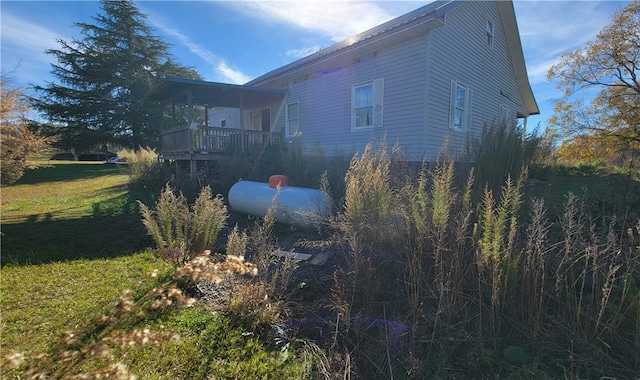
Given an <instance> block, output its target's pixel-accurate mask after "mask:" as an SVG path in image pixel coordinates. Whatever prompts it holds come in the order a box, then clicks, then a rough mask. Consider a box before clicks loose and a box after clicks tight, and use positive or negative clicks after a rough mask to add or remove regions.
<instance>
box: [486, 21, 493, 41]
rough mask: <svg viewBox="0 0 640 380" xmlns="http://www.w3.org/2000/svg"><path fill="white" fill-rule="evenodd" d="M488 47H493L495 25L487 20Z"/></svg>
mask: <svg viewBox="0 0 640 380" xmlns="http://www.w3.org/2000/svg"><path fill="white" fill-rule="evenodd" d="M487 45H488V46H489V47H492V46H493V23H492V22H491V21H489V20H487Z"/></svg>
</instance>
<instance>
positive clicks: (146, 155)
mask: <svg viewBox="0 0 640 380" xmlns="http://www.w3.org/2000/svg"><path fill="white" fill-rule="evenodd" d="M118 156H120V157H122V158H125V159H126V160H127V164H128V166H129V172H130V174H129V175H130V177H131V184H132V185H133V186H135V187H139V188H142V189H146V190H149V191H151V192H153V193H154V194H155V193H156V191H157V189H160V188H161V186H162V162H160V160H159V159H158V153H156V151H155V150H154V149H152V148H140V149H138V150H136V151H134V150H128V149H125V150H121V151H118Z"/></svg>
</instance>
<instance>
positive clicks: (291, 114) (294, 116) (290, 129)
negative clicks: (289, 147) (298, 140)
mask: <svg viewBox="0 0 640 380" xmlns="http://www.w3.org/2000/svg"><path fill="white" fill-rule="evenodd" d="M299 120H300V109H299V105H298V102H293V103H289V104H287V108H286V125H285V135H286V136H287V137H294V136H297V135H298V134H299V133H300V121H299Z"/></svg>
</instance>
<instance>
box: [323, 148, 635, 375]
mask: <svg viewBox="0 0 640 380" xmlns="http://www.w3.org/2000/svg"><path fill="white" fill-rule="evenodd" d="M504 141H507V140H503V143H506V142H504ZM509 141H510V140H509ZM514 141H515V140H514ZM517 143H518V145H521V142H520V141H518V142H517ZM517 149H520V148H517ZM518 157H522V156H518ZM510 160H511V159H510ZM511 162H513V164H514V165H516V164H517V165H518V166H517V168H518V169H517V170H515V171H514V172H513V173H512V172H511V170H507V171H502V170H503V169H500V175H499V176H498V177H496V180H498V178H501V180H502V181H503V182H502V186H501V187H499V188H498V189H492V188H491V187H490V186H489V185H485V186H483V187H484V192H483V193H482V197H481V198H480V199H479V200H478V201H477V202H475V204H474V202H473V197H472V196H471V193H472V188H473V184H474V183H476V182H478V181H479V180H481V181H484V180H485V178H479V179H478V180H475V179H474V172H473V171H472V172H471V174H470V175H469V176H468V177H467V180H466V182H461V181H460V179H459V177H460V176H459V175H458V174H456V171H459V170H461V169H460V168H458V167H456V165H455V164H454V163H453V162H452V161H436V162H435V163H431V164H427V163H424V164H423V166H422V169H421V170H420V172H419V173H418V176H417V178H414V177H411V176H410V175H409V174H407V175H406V176H404V177H403V176H402V173H399V172H396V173H394V176H395V177H396V180H395V181H390V179H389V167H390V165H391V159H390V157H389V156H388V155H386V153H385V151H384V150H380V151H377V152H375V153H373V150H372V148H371V146H369V147H368V148H367V149H366V150H365V152H364V153H363V154H362V155H361V156H360V157H355V158H354V159H353V160H352V162H351V167H350V169H349V171H348V173H347V176H346V181H345V183H346V195H345V203H344V209H343V210H342V212H341V213H340V214H339V215H338V217H337V218H336V221H337V224H336V225H335V227H336V230H337V234H338V236H337V237H336V239H337V240H338V241H341V242H343V243H344V244H345V245H343V246H345V254H346V255H347V258H348V260H347V261H348V264H349V265H348V268H347V269H346V271H345V272H340V271H337V272H336V273H335V275H334V286H333V288H332V291H331V299H330V300H329V301H328V302H330V304H331V305H332V306H333V310H334V311H335V312H336V313H337V314H339V315H340V317H341V318H345V319H346V320H347V321H348V320H350V319H352V317H353V316H355V315H358V316H362V315H365V316H371V317H375V318H383V317H384V318H385V319H386V318H389V316H393V317H394V318H396V319H400V320H402V321H405V322H406V323H407V324H408V325H409V326H408V327H410V328H409V329H408V330H407V331H408V333H407V335H406V336H405V339H404V341H405V343H406V345H405V346H404V351H403V353H404V354H405V355H404V358H403V363H404V368H403V370H404V371H405V373H406V374H407V375H409V376H411V377H414V378H424V377H428V376H440V377H451V376H454V377H455V376H463V377H464V376H478V375H479V374H480V375H481V376H500V377H502V376H508V375H512V374H514V373H515V374H517V375H522V376H524V375H525V374H526V375H527V376H534V377H545V376H546V377H553V376H556V375H561V376H568V377H578V376H584V375H585V374H586V376H591V375H593V374H594V373H596V372H597V373H600V374H604V375H617V376H623V377H627V376H632V374H633V373H637V371H638V370H640V360H639V358H640V354H638V352H639V350H640V345H639V343H640V341H639V340H638V339H637V336H638V335H639V333H640V314H639V311H640V309H639V307H638V305H640V291H638V282H640V265H638V263H639V262H640V251H639V249H640V248H639V244H638V232H639V231H638V229H639V228H640V225H639V226H635V227H634V228H633V229H629V233H628V234H626V235H622V236H621V235H620V234H619V233H618V232H616V231H619V229H618V228H617V227H616V220H615V218H614V217H609V216H604V215H600V216H598V217H594V216H593V215H590V214H589V213H588V212H587V211H586V208H584V207H582V206H581V204H580V202H578V201H577V199H576V198H575V197H573V196H570V197H569V198H568V200H567V203H566V204H565V206H564V209H565V211H564V215H563V216H562V217H561V218H560V220H559V225H560V228H559V234H556V233H554V234H552V233H551V222H550V221H549V219H548V218H549V217H548V216H547V214H546V210H545V204H544V202H543V201H542V200H536V199H533V200H530V201H529V202H530V204H527V203H525V197H524V184H525V180H526V174H527V171H526V169H522V166H521V165H522V160H521V159H520V158H518V159H517V160H515V161H513V160H511ZM477 167H478V166H477ZM502 168H504V167H502ZM479 170H480V172H482V169H479ZM505 170H506V169H505ZM525 205H526V207H523V206H525ZM525 211H527V212H528V213H529V214H528V215H527V212H525ZM639 223H640V221H639ZM389 305H393V308H392V309H391V310H392V311H391V312H389V310H390V309H389V308H388V306H389ZM354 328H355V326H351V327H349V326H347V331H346V332H344V334H353V333H355V332H356V331H355V330H354ZM356 335H357V334H356ZM614 342H615V343H614ZM345 344H347V346H348V347H351V348H349V349H350V350H351V351H350V352H351V353H352V356H351V360H352V367H353V368H358V374H359V375H360V376H362V377H369V378H370V377H381V376H388V374H389V373H391V372H394V373H398V368H397V365H398V364H397V362H395V361H394V360H386V361H385V362H384V363H383V362H377V363H378V364H377V365H376V366H371V365H368V364H367V363H371V360H372V358H374V357H375V358H377V357H378V355H380V354H381V353H380V347H379V346H378V345H377V344H376V343H375V342H372V341H369V340H367V338H364V337H363V338H358V339H356V340H355V341H354V340H353V338H352V339H351V340H347V342H346V343H345ZM351 344H353V345H355V346H351ZM455 357H457V358H459V359H456V358H455ZM393 363H395V364H393ZM555 363H559V364H558V366H559V367H562V370H559V368H558V367H556V366H555V365H556V364H555ZM392 367H393V368H392ZM452 367H457V368H458V369H457V370H452V369H450V368H452Z"/></svg>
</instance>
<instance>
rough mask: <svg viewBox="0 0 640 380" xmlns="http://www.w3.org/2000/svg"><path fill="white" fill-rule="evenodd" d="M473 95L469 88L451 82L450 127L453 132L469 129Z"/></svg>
mask: <svg viewBox="0 0 640 380" xmlns="http://www.w3.org/2000/svg"><path fill="white" fill-rule="evenodd" d="M471 94H472V91H471V89H470V88H469V87H467V86H465V85H463V84H460V83H459V82H456V81H451V110H450V115H449V125H450V127H451V128H452V129H453V130H456V131H464V130H466V129H467V128H468V127H469V118H470V113H471Z"/></svg>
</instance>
